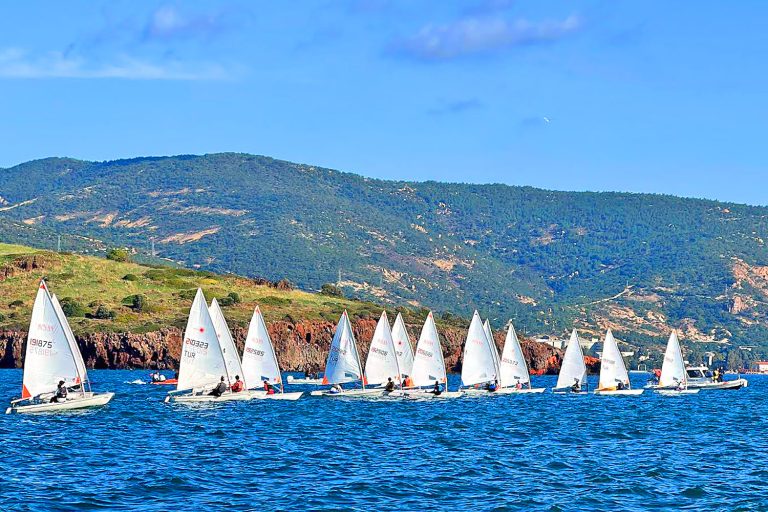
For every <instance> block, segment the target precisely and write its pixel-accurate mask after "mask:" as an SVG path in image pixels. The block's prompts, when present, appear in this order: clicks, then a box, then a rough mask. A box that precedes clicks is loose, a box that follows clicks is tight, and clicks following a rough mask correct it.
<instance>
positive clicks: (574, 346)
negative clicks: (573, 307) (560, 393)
mask: <svg viewBox="0 0 768 512" xmlns="http://www.w3.org/2000/svg"><path fill="white" fill-rule="evenodd" d="M586 377H587V365H586V364H584V353H583V352H582V351H581V344H580V343H579V335H578V334H576V329H574V330H573V332H572V333H571V339H570V341H569V342H568V347H567V348H566V349H565V355H564V356H563V364H562V365H561V366H560V374H559V375H558V376H557V385H556V386H555V388H556V389H560V388H570V387H571V386H573V384H574V383H575V382H577V381H578V383H579V387H582V386H584V380H585V379H586Z"/></svg>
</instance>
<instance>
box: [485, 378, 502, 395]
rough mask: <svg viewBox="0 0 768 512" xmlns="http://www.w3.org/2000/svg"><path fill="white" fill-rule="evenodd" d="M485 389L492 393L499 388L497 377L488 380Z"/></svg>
mask: <svg viewBox="0 0 768 512" xmlns="http://www.w3.org/2000/svg"><path fill="white" fill-rule="evenodd" d="M485 389H486V390H488V392H489V393H493V392H494V391H496V390H497V389H499V379H495V380H494V381H493V382H489V383H488V384H487V385H486V386H485Z"/></svg>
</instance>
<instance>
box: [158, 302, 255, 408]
mask: <svg viewBox="0 0 768 512" xmlns="http://www.w3.org/2000/svg"><path fill="white" fill-rule="evenodd" d="M211 307H212V308H213V315H214V316H212V315H211V310H209V309H208V305H207V304H206V302H205V296H204V295H203V291H202V290H201V289H199V288H198V289H197V294H196V295H195V300H194V301H193V302H192V307H191V308H190V310H189V317H188V318H187V327H186V329H185V330H184V341H183V344H182V348H181V361H180V362H179V378H178V382H177V384H176V390H175V391H171V392H170V393H168V395H167V396H166V397H165V402H166V403H167V402H179V403H192V402H229V401H243V400H252V399H253V398H254V397H253V395H252V394H251V393H248V392H246V391H245V390H244V391H240V392H235V393H233V392H232V391H231V390H230V388H231V386H232V384H233V383H234V382H235V378H234V377H235V376H236V375H233V373H234V372H240V373H239V375H241V376H242V375H243V372H242V368H241V367H240V360H239V358H238V357H237V350H236V349H235V348H234V342H233V341H232V336H231V334H230V333H229V328H228V327H227V326H226V321H225V320H224V316H223V314H221V310H220V309H219V308H218V303H217V302H216V301H215V299H214V301H213V303H212V304H211ZM214 317H215V318H214ZM216 324H218V326H219V327H218V330H217V328H216ZM222 379H223V380H222ZM220 382H224V383H225V384H226V386H227V390H226V391H225V392H224V393H222V394H221V395H215V394H212V393H211V391H212V390H213V389H214V388H215V387H216V386H217V385H219V383H220Z"/></svg>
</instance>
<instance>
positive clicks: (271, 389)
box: [264, 379, 275, 395]
mask: <svg viewBox="0 0 768 512" xmlns="http://www.w3.org/2000/svg"><path fill="white" fill-rule="evenodd" d="M264 391H266V392H267V394H268V395H274V394H275V386H273V385H272V384H270V383H269V381H268V380H267V379H264Z"/></svg>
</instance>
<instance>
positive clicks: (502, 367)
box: [499, 322, 531, 386]
mask: <svg viewBox="0 0 768 512" xmlns="http://www.w3.org/2000/svg"><path fill="white" fill-rule="evenodd" d="M499 375H500V376H501V378H500V379H499V382H502V383H503V384H504V386H514V385H516V384H517V383H518V382H519V383H520V384H522V385H526V384H529V383H530V381H531V377H530V375H529V374H528V363H526V361H525V357H524V356H523V349H522V347H521V346H520V340H518V339H517V333H516V332H515V327H514V326H513V325H512V322H510V323H509V329H507V339H506V340H505V341H504V350H503V351H502V353H501V362H500V363H499Z"/></svg>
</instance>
